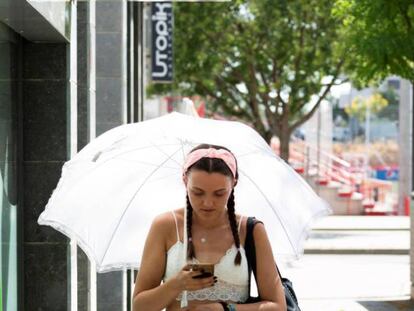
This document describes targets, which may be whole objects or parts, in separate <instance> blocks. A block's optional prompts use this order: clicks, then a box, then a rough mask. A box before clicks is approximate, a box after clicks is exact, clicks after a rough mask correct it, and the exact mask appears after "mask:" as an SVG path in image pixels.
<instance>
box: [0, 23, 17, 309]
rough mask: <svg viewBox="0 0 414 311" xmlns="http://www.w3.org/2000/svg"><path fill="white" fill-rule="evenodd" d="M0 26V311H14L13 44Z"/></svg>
mask: <svg viewBox="0 0 414 311" xmlns="http://www.w3.org/2000/svg"><path fill="white" fill-rule="evenodd" d="M15 38H16V37H15V34H14V33H13V31H11V30H10V29H9V28H8V27H7V26H6V25H4V24H2V23H0V237H1V247H0V267H1V269H0V279H1V283H0V286H1V290H0V311H2V310H7V311H15V310H17V277H18V276H17V213H16V208H17V183H16V180H17V169H16V168H17V163H16V158H17V156H16V152H17V139H16V138H17V124H16V120H17V115H16V107H17V102H16V100H17V96H16V95H17V94H16V92H17V71H16V63H17V57H18V53H17V48H18V46H17V42H16V40H15Z"/></svg>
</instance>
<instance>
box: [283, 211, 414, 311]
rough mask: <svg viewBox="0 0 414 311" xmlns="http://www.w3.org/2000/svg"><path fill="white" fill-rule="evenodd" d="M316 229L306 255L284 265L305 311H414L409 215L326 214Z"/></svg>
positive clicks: (314, 226) (312, 233) (306, 248)
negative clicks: (411, 294) (411, 298)
mask: <svg viewBox="0 0 414 311" xmlns="http://www.w3.org/2000/svg"><path fill="white" fill-rule="evenodd" d="M312 228H313V229H312V232H311V234H310V237H309V239H308V240H307V242H306V244H305V255H304V256H303V257H302V258H301V259H300V260H299V261H297V262H294V263H292V264H290V265H284V266H283V265H282V266H281V268H282V274H283V275H284V276H286V277H288V278H290V279H291V281H292V282H293V285H294V288H295V290H296V293H297V295H298V297H299V301H300V306H301V308H302V311H367V310H369V311H383V310H390V311H394V310H414V302H412V301H410V300H409V298H410V297H409V295H410V290H411V285H410V258H409V248H410V231H409V228H410V219H409V217H405V216H401V217H400V216H390V217H387V216H328V217H325V218H323V219H321V220H320V221H318V222H317V223H315V224H314V225H313V227H312Z"/></svg>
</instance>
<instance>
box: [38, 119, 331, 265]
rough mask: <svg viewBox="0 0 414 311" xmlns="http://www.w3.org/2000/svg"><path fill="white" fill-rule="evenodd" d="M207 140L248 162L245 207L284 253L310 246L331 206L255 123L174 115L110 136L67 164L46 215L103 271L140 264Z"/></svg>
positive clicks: (241, 198) (240, 196) (244, 165)
mask: <svg viewBox="0 0 414 311" xmlns="http://www.w3.org/2000/svg"><path fill="white" fill-rule="evenodd" d="M200 143H210V144H216V145H222V146H225V147H227V148H229V149H230V150H231V151H232V152H233V153H234V154H235V156H236V158H237V161H238V170H239V181H238V184H237V186H236V187H235V203H236V212H238V213H240V214H243V215H248V216H252V215H254V216H256V217H257V218H258V219H260V220H262V221H263V222H264V223H265V226H266V229H267V232H268V235H269V238H270V241H271V244H272V248H273V252H274V254H275V256H276V258H282V257H285V258H291V257H292V256H293V257H295V258H297V257H298V256H300V255H301V254H302V253H303V244H304V240H305V239H306V237H307V233H308V231H309V230H310V228H309V227H310V224H311V222H312V221H313V220H315V219H316V218H317V217H320V216H322V215H327V214H329V212H330V208H329V206H328V205H327V203H326V202H325V201H323V200H322V199H320V198H319V197H318V196H317V195H316V194H315V193H314V192H313V190H312V189H311V188H310V186H309V185H308V184H307V183H306V182H305V181H304V180H303V179H302V177H301V176H299V175H298V174H297V173H296V172H295V171H294V170H293V169H292V168H291V167H290V166H289V165H288V164H286V163H285V162H284V161H283V160H282V159H280V158H279V157H278V156H277V155H275V154H274V152H273V151H272V149H271V148H270V147H269V145H268V144H267V143H266V142H265V141H264V140H263V138H262V137H261V136H260V135H259V134H258V133H257V132H256V131H255V130H253V129H252V128H250V127H248V126H247V125H244V124H242V123H239V122H234V121H217V120H210V119H202V118H196V117H192V116H187V115H183V114H179V113H171V114H168V115H165V116H162V117H159V118H155V119H152V120H148V121H144V122H139V123H133V124H126V125H122V126H119V127H116V128H114V129H111V130H109V131H108V132H106V133H104V134H102V135H100V136H99V137H97V138H96V139H94V140H93V141H92V142H90V143H89V144H88V145H87V146H85V147H84V148H83V149H82V150H81V151H80V152H79V153H78V154H76V156H74V157H73V158H72V159H71V160H70V161H68V162H66V163H65V164H64V165H63V168H62V176H61V178H60V180H59V182H58V185H57V187H56V189H55V190H54V191H53V193H52V195H51V197H50V199H49V201H48V203H47V205H46V208H45V210H44V212H43V213H42V214H41V215H40V217H39V219H38V223H39V224H41V225H49V226H52V227H53V228H55V229H56V230H58V231H60V232H62V233H63V234H65V235H67V236H68V237H70V238H73V239H76V240H77V242H78V244H79V246H80V247H81V248H82V249H83V250H84V251H85V253H86V254H87V255H88V257H89V258H90V259H91V260H94V261H95V263H96V267H97V271H98V272H106V271H113V270H120V269H124V268H139V265H140V259H141V255H142V252H143V248H144V243H145V238H146V236H147V233H148V231H149V227H150V225H151V222H152V220H153V219H154V217H155V216H156V215H158V214H160V213H162V212H165V211H168V210H172V209H176V208H180V207H184V206H185V195H186V192H185V187H184V184H183V182H182V177H181V176H182V166H183V163H184V159H185V157H186V155H187V153H188V152H189V151H190V150H191V149H192V148H193V147H195V146H196V145H198V144H200Z"/></svg>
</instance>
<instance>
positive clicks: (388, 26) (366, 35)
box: [333, 0, 414, 86]
mask: <svg viewBox="0 0 414 311" xmlns="http://www.w3.org/2000/svg"><path fill="white" fill-rule="evenodd" d="M333 13H334V15H335V16H337V17H338V18H339V19H340V20H341V21H342V29H341V33H342V38H343V45H342V48H343V50H344V51H346V52H347V54H348V55H349V57H348V61H347V62H346V66H345V67H346V71H347V73H348V75H349V76H350V77H351V79H352V80H353V82H354V83H356V84H357V85H359V86H365V85H368V84H371V83H373V82H379V81H381V80H383V79H384V78H386V77H387V76H389V75H399V76H401V77H403V78H406V79H408V80H411V81H414V28H413V26H414V1H413V0H392V1H390V0H337V1H336V3H335V7H334V10H333Z"/></svg>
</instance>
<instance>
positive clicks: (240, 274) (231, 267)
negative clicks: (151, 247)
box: [164, 212, 249, 302]
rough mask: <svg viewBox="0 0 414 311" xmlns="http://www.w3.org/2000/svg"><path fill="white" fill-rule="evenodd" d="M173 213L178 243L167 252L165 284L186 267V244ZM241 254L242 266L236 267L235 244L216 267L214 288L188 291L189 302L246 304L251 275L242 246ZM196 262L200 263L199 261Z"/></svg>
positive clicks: (178, 298)
mask: <svg viewBox="0 0 414 311" xmlns="http://www.w3.org/2000/svg"><path fill="white" fill-rule="evenodd" d="M172 213H173V215H174V220H175V225H176V229H177V242H176V243H175V244H174V245H173V246H171V248H170V249H169V250H168V252H167V265H166V269H165V275H164V282H165V281H166V280H168V279H169V278H171V277H172V276H174V275H176V274H177V273H178V272H179V271H180V270H181V269H182V267H184V265H185V260H184V257H183V247H184V244H183V242H181V241H180V238H179V234H178V225H177V219H176V216H175V214H174V212H172ZM241 220H242V218H240V222H239V232H240V224H241ZM240 253H241V255H242V260H241V264H240V265H235V264H234V258H235V256H236V254H237V248H236V246H235V245H234V244H233V245H232V247H230V248H229V249H228V250H227V251H226V253H225V254H224V255H223V257H221V259H220V260H219V261H218V263H217V264H215V266H214V275H215V276H216V277H217V283H215V285H214V287H208V288H204V289H201V290H196V291H188V296H187V297H188V300H214V301H218V300H220V301H232V302H245V301H246V300H247V298H248V297H249V275H248V267H247V258H246V253H245V250H244V248H243V247H242V246H240ZM195 262H196V263H198V261H197V260H195ZM177 300H181V295H179V296H178V297H177Z"/></svg>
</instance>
